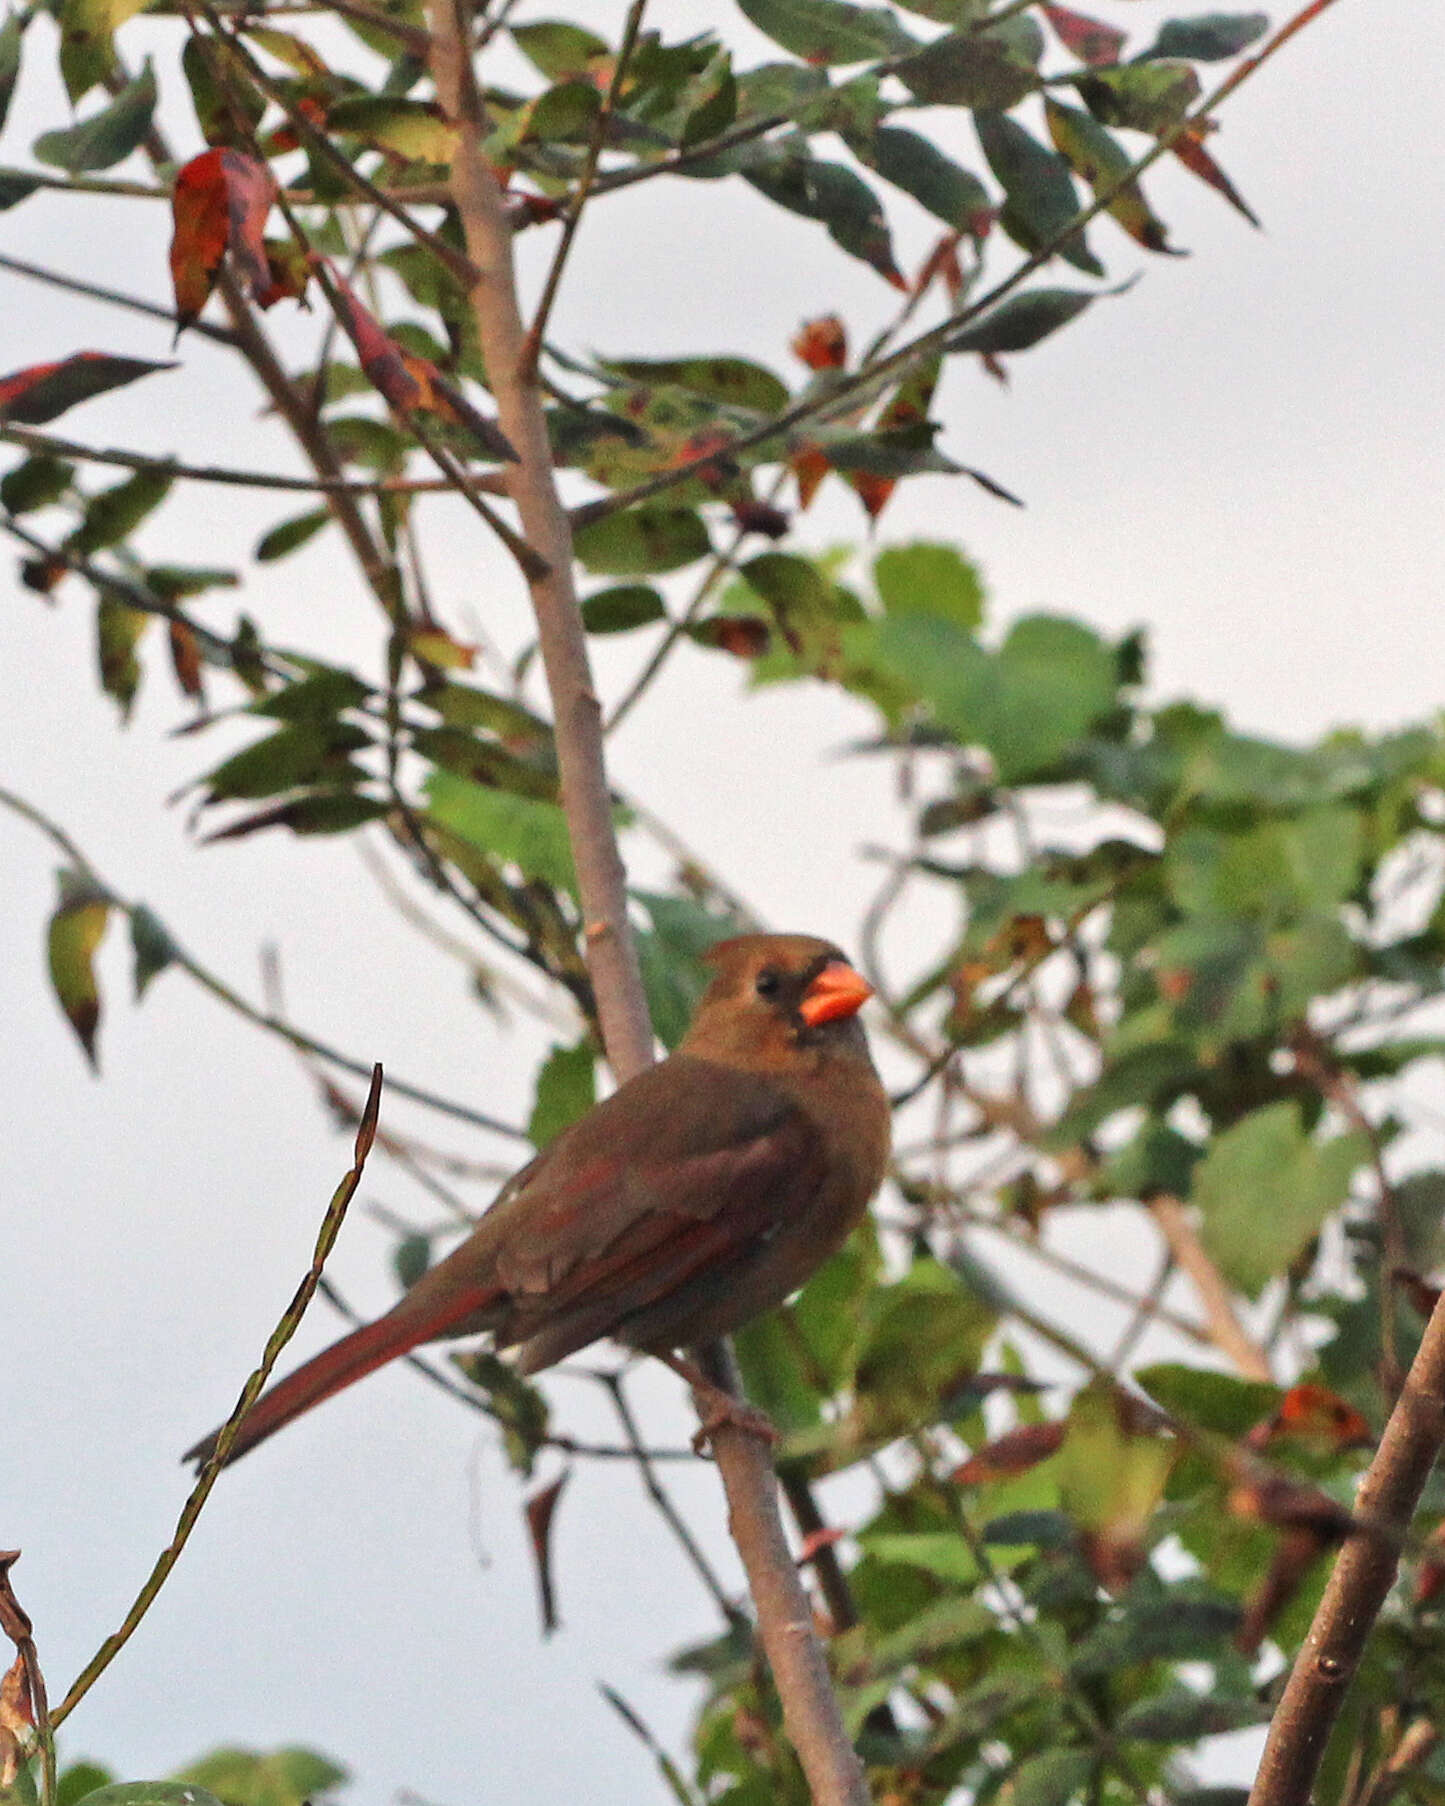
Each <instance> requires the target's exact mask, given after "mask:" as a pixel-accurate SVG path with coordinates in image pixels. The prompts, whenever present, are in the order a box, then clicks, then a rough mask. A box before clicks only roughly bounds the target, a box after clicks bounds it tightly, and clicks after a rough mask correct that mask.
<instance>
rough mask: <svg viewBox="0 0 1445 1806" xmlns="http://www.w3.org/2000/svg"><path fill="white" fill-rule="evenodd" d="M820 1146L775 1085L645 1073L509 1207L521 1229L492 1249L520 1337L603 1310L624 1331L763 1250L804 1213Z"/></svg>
mask: <svg viewBox="0 0 1445 1806" xmlns="http://www.w3.org/2000/svg"><path fill="white" fill-rule="evenodd" d="M819 1144H820V1137H819V1133H818V1131H817V1129H816V1128H814V1126H813V1125H812V1123H811V1122H810V1121H809V1119H808V1117H807V1116H806V1115H805V1114H804V1113H803V1112H802V1111H801V1110H800V1109H799V1108H798V1107H797V1105H796V1104H795V1103H794V1102H793V1101H792V1100H791V1099H790V1098H789V1097H788V1096H787V1094H786V1093H785V1092H784V1091H783V1090H782V1089H781V1088H780V1087H778V1086H777V1085H775V1084H773V1083H772V1082H771V1081H769V1080H767V1079H763V1078H759V1077H755V1076H754V1075H752V1074H749V1073H744V1072H740V1071H738V1070H736V1069H734V1068H730V1067H723V1066H716V1065H713V1064H712V1063H711V1062H709V1061H705V1060H701V1059H696V1058H692V1057H690V1056H687V1055H674V1056H673V1058H672V1059H671V1060H669V1061H667V1062H666V1064H665V1065H664V1066H659V1067H654V1068H652V1069H651V1070H650V1071H649V1072H647V1073H643V1074H642V1075H640V1077H638V1078H637V1079H634V1080H633V1081H632V1082H631V1083H630V1084H629V1085H627V1086H625V1087H624V1088H623V1089H622V1090H621V1091H620V1092H618V1093H617V1094H616V1095H615V1096H614V1097H612V1098H609V1099H608V1100H607V1102H606V1103H605V1104H603V1105H601V1106H600V1107H599V1108H598V1109H597V1110H595V1111H593V1112H592V1113H591V1115H589V1116H587V1117H585V1118H584V1119H583V1120H582V1122H580V1123H579V1124H578V1125H577V1126H576V1128H575V1129H573V1130H572V1131H570V1132H569V1133H568V1134H567V1135H565V1136H563V1137H561V1138H559V1140H558V1141H557V1142H555V1143H554V1144H553V1147H552V1148H550V1149H548V1151H547V1152H546V1153H545V1154H544V1155H543V1156H542V1157H541V1159H540V1160H538V1161H537V1162H535V1163H534V1165H533V1166H532V1167H531V1168H530V1169H529V1170H528V1172H527V1173H526V1174H525V1175H523V1176H522V1183H520V1184H519V1185H517V1186H516V1188H515V1189H514V1190H509V1193H508V1196H507V1197H506V1198H505V1199H504V1200H503V1201H502V1202H501V1203H500V1204H499V1205H498V1210H499V1211H500V1212H501V1213H502V1214H503V1216H504V1217H506V1218H511V1219H512V1222H514V1223H515V1229H513V1228H512V1223H511V1222H508V1223H504V1222H499V1223H498V1224H497V1229H498V1231H499V1233H498V1237H497V1240H496V1242H495V1244H494V1247H495V1249H496V1274H497V1277H498V1279H499V1280H500V1281H501V1282H502V1284H503V1285H504V1286H505V1287H506V1288H507V1291H508V1292H509V1293H510V1294H511V1296H512V1299H513V1301H514V1304H515V1306H516V1307H517V1309H518V1311H519V1324H518V1329H519V1331H520V1333H522V1334H525V1333H526V1319H527V1318H529V1317H531V1316H532V1315H533V1312H534V1311H535V1312H536V1314H537V1315H539V1316H540V1315H546V1316H547V1317H549V1318H551V1317H553V1316H554V1315H555V1314H557V1313H565V1312H568V1311H569V1310H571V1309H572V1308H574V1307H580V1308H583V1309H585V1310H587V1312H588V1315H589V1316H591V1315H592V1307H596V1309H597V1311H598V1312H599V1313H600V1315H601V1317H602V1318H603V1319H606V1320H608V1321H610V1322H614V1323H615V1322H617V1321H620V1320H621V1319H622V1318H623V1317H625V1316H628V1315H630V1314H631V1313H632V1312H634V1311H637V1310H639V1309H641V1308H643V1307H644V1306H645V1305H647V1304H650V1303H651V1302H653V1301H654V1300H655V1299H657V1298H659V1297H662V1296H665V1295H666V1294H667V1293H669V1292H670V1291H672V1290H673V1289H674V1288H675V1287H676V1286H677V1285H678V1284H680V1283H681V1281H682V1280H683V1279H685V1278H687V1277H688V1276H689V1275H690V1274H691V1273H693V1272H694V1271H696V1270H697V1269H698V1268H699V1267H701V1266H704V1265H707V1264H708V1263H710V1262H712V1261H714V1260H718V1259H720V1258H723V1257H725V1256H726V1255H728V1254H729V1253H730V1252H732V1251H734V1250H739V1251H740V1250H741V1249H742V1248H744V1247H745V1246H747V1245H749V1244H752V1243H754V1242H756V1241H757V1240H759V1239H761V1238H765V1237H766V1236H767V1234H768V1233H769V1231H770V1230H771V1229H773V1228H774V1227H775V1226H776V1225H777V1224H778V1223H779V1222H780V1221H782V1220H783V1218H784V1216H785V1215H787V1214H790V1213H791V1212H792V1211H794V1210H797V1209H800V1208H803V1207H805V1206H806V1203H807V1200H808V1197H809V1196H810V1195H811V1191H812V1188H813V1183H814V1180H813V1175H814V1174H816V1172H817V1171H818V1169H819V1167H820V1166H821V1148H820V1145H819ZM594 1333H596V1334H602V1333H604V1332H603V1331H602V1330H600V1329H599V1330H597V1331H596V1332H594ZM509 1339H510V1337H509Z"/></svg>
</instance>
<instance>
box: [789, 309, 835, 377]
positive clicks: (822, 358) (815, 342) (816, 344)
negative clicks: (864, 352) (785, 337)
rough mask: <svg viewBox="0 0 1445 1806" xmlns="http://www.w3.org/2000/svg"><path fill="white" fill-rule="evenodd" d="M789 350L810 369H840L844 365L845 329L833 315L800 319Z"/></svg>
mask: <svg viewBox="0 0 1445 1806" xmlns="http://www.w3.org/2000/svg"><path fill="white" fill-rule="evenodd" d="M789 349H790V350H791V351H792V352H793V354H794V356H795V357H799V358H801V359H802V361H803V362H804V363H805V364H806V365H807V366H808V368H809V369H810V370H841V369H842V368H843V366H844V364H846V363H847V362H848V329H847V327H846V326H844V324H843V322H842V321H841V320H840V319H839V318H838V316H837V314H820V315H819V317H818V318H817V319H816V320H804V322H803V324H802V325H801V327H799V329H798V333H797V336H796V337H795V338H794V339H793V342H792V344H791V346H790V347H789Z"/></svg>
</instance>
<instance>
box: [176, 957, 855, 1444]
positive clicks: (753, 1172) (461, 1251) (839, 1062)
mask: <svg viewBox="0 0 1445 1806" xmlns="http://www.w3.org/2000/svg"><path fill="white" fill-rule="evenodd" d="M708 958H709V960H710V962H711V964H712V965H713V967H714V969H715V972H716V976H715V977H714V979H713V981H712V983H711V984H710V985H709V986H708V989H707V991H706V993H705V994H704V996H703V999H702V1001H701V1003H700V1004H699V1006H698V1010H697V1014H696V1016H695V1017H694V1019H693V1023H692V1026H691V1027H690V1028H689V1030H688V1032H687V1034H686V1036H685V1037H684V1039H683V1041H682V1044H681V1046H680V1047H679V1048H678V1049H677V1051H676V1052H675V1053H674V1054H673V1055H672V1056H671V1057H670V1058H669V1059H666V1060H664V1061H662V1062H661V1063H660V1064H659V1065H656V1066H652V1067H649V1068H648V1069H647V1071H645V1072H642V1073H639V1074H638V1075H637V1076H636V1077H635V1078H633V1079H630V1080H629V1081H628V1082H627V1084H625V1085H623V1086H621V1087H620V1088H619V1089H618V1090H617V1091H616V1092H614V1093H613V1095H612V1096H611V1097H609V1098H607V1099H606V1100H605V1101H604V1102H602V1103H600V1104H598V1105H597V1107H596V1108H595V1109H594V1110H591V1111H589V1112H588V1114H587V1115H586V1116H584V1117H583V1118H582V1119H581V1121H579V1122H577V1123H574V1124H573V1125H572V1127H571V1128H569V1129H567V1130H565V1131H564V1132H563V1133H562V1134H561V1135H559V1136H558V1137H557V1139H556V1140H555V1141H554V1142H553V1143H552V1144H551V1146H550V1147H548V1148H547V1149H546V1150H545V1152H543V1153H541V1154H539V1155H538V1156H537V1158H536V1159H535V1160H533V1161H532V1162H531V1164H530V1165H528V1166H526V1167H524V1168H523V1169H522V1170H521V1172H519V1173H518V1174H517V1175H516V1176H515V1177H514V1178H513V1179H511V1180H510V1181H509V1182H508V1183H507V1185H506V1186H504V1187H503V1189H502V1192H501V1193H500V1195H499V1196H498V1198H497V1200H496V1202H495V1203H494V1204H493V1205H492V1207H491V1209H490V1210H489V1211H488V1212H487V1213H486V1215H485V1216H484V1217H483V1218H482V1219H481V1221H480V1222H479V1223H478V1225H477V1227H476V1228H475V1229H474V1230H473V1231H472V1233H471V1234H470V1235H469V1236H468V1237H467V1239H466V1240H465V1241H464V1242H462V1243H461V1245H460V1246H459V1247H457V1248H455V1249H454V1250H453V1251H452V1252H451V1253H450V1254H449V1255H447V1256H446V1258H445V1259H444V1260H441V1261H439V1262H438V1263H437V1264H436V1266H434V1267H432V1268H431V1269H430V1270H429V1271H428V1272H426V1273H425V1274H423V1275H422V1277H421V1278H420V1279H419V1280H418V1281H417V1282H416V1284H415V1285H414V1286H412V1288H411V1289H410V1291H408V1292H407V1293H405V1295H404V1296H403V1297H402V1298H401V1299H400V1300H399V1301H398V1302H397V1304H395V1305H394V1306H393V1307H392V1309H391V1310H390V1311H388V1312H387V1313H386V1315H385V1316H384V1317H380V1318H378V1319H377V1321H376V1322H375V1323H369V1324H366V1325H364V1326H363V1327H362V1328H361V1329H358V1330H354V1331H353V1332H352V1333H351V1334H350V1335H349V1336H344V1337H342V1339H341V1340H340V1341H339V1342H336V1343H333V1344H332V1346H331V1347H330V1348H327V1349H324V1350H323V1351H322V1352H321V1353H320V1354H319V1355H316V1356H314V1357H313V1358H312V1359H311V1360H310V1361H308V1362H307V1363H306V1364H305V1365H304V1366H303V1367H300V1368H298V1369H297V1371H296V1372H295V1373H293V1374H291V1375H289V1376H288V1377H287V1378H286V1379H284V1380H281V1381H280V1382H278V1384H276V1385H275V1386H273V1387H271V1388H270V1390H269V1391H267V1392H266V1393H264V1394H263V1395H262V1397H261V1398H260V1399H258V1400H257V1402H256V1404H255V1405H254V1406H253V1407H252V1408H251V1411H250V1412H249V1413H248V1415H247V1417H246V1418H245V1420H244V1422H243V1423H242V1425H241V1430H240V1434H239V1435H238V1436H237V1438H236V1441H235V1442H234V1443H233V1445H232V1447H231V1451H230V1456H229V1459H230V1460H232V1461H234V1460H235V1459H236V1458H237V1457H238V1456H240V1455H243V1454H245V1452H246V1451H247V1450H248V1449H251V1448H254V1447H255V1446H256V1444H257V1443H258V1442H261V1441H263V1440H264V1438H266V1437H267V1436H269V1435H271V1434H272V1432H273V1431H275V1430H278V1429H280V1428H281V1426H282V1425H283V1424H286V1423H289V1422H290V1421H291V1419H292V1418H293V1417H296V1416H299V1415H300V1413H301V1412H303V1411H306V1410H309V1409H310V1407H311V1406H312V1405H315V1404H319V1403H320V1402H321V1400H322V1399H324V1398H329V1397H330V1396H331V1394H332V1393H333V1392H339V1391H340V1390H341V1389H342V1388H343V1387H344V1386H349V1385H350V1384H351V1383H352V1381H353V1380H358V1379H360V1378H361V1377H362V1376H363V1375H364V1374H367V1373H370V1372H371V1371H372V1370H373V1369H374V1368H376V1367H380V1366H382V1365H383V1364H384V1363H385V1362H387V1361H390V1360H394V1359H395V1358H396V1357H397V1356H398V1355H402V1354H406V1353H407V1352H408V1351H409V1350H410V1349H413V1348H415V1347H417V1346H418V1344H420V1343H423V1342H429V1341H432V1340H434V1339H436V1338H439V1337H444V1336H465V1335H473V1334H477V1333H479V1332H482V1331H486V1332H490V1334H491V1336H492V1338H493V1341H494V1343H495V1345H496V1346H497V1347H498V1348H509V1347H516V1348H518V1349H519V1351H520V1353H519V1359H518V1365H519V1366H520V1368H521V1370H522V1371H523V1372H524V1373H535V1372H536V1371H537V1370H538V1369H539V1368H543V1367H548V1366H550V1365H551V1364H552V1363H553V1362H554V1361H560V1360H562V1359H563V1358H564V1357H565V1356H567V1355H569V1354H572V1353H573V1352H575V1350H577V1349H579V1348H582V1347H584V1346H585V1345H586V1344H587V1343H589V1342H593V1341H595V1340H597V1339H598V1338H599V1337H602V1336H611V1337H614V1338H615V1339H616V1340H618V1341H620V1342H623V1343H626V1344H627V1345H628V1346H629V1347H632V1348H636V1349H640V1350H643V1351H646V1352H649V1353H656V1354H661V1355H664V1356H665V1355H667V1354H668V1353H669V1352H670V1351H672V1350H674V1349H677V1348H681V1347H686V1346H690V1345H692V1344H695V1343H700V1342H708V1341H711V1340H712V1339H713V1338H714V1337H717V1336H722V1335H727V1334H728V1333H730V1332H731V1331H732V1330H735V1329H737V1328H738V1327H739V1326H740V1325H741V1324H744V1323H746V1322H748V1321H749V1320H750V1319H751V1318H753V1317H756V1316H758V1315H760V1314H761V1313H762V1312H764V1311H767V1310H770V1309H772V1307H773V1306H774V1305H777V1304H780V1303H781V1302H782V1300H783V1299H784V1298H786V1297H787V1296H788V1295H789V1293H791V1292H793V1291H796V1289H797V1288H798V1287H799V1286H800V1285H802V1283H803V1282H804V1280H806V1279H807V1278H808V1276H809V1275H810V1274H811V1273H812V1272H813V1271H814V1270H815V1269H816V1268H817V1267H818V1266H820V1265H821V1263H822V1262H823V1261H824V1260H826V1259H827V1257H828V1256H829V1255H830V1254H832V1253H833V1252H834V1251H835V1250H836V1249H837V1248H838V1247H840V1246H841V1245H842V1243H843V1241H844V1240H845V1238H846V1237H847V1235H848V1233H849V1231H850V1230H851V1229H852V1228H853V1227H854V1226H855V1224H857V1223H858V1222H859V1220H860V1219H861V1218H862V1216H863V1213H864V1211H865V1210H866V1209H867V1207H868V1201H869V1199H870V1198H871V1197H872V1196H873V1193H874V1192H875V1191H876V1190H877V1188H878V1185H879V1182H880V1180H881V1179H882V1177H883V1170H884V1167H885V1165H886V1163H887V1159H888V1146H889V1120H888V1099H887V1096H886V1094H885V1093H884V1090H883V1087H882V1085H881V1084H880V1083H879V1081H878V1075H877V1073H876V1072H875V1071H874V1069H873V1062H872V1060H871V1059H870V1058H869V1054H868V1044H867V1041H866V1039H865V1037H864V1033H863V1026H862V1024H861V1023H860V1022H859V1021H858V1018H857V1011H858V1009H859V1007H860V1006H861V1005H862V1003H863V1002H864V1000H865V999H866V998H867V997H868V996H869V995H870V992H869V988H868V985H867V984H866V983H865V981H864V980H863V979H862V978H860V977H859V976H858V974H857V973H856V972H854V971H853V969H852V968H851V967H850V966H849V965H848V963H847V961H846V960H845V959H844V957H843V955H842V954H841V953H840V952H839V951H838V950H837V948H836V947H833V946H831V945H830V944H829V943H828V942H827V941H821V940H817V939H815V938H814V937H813V936H811V935H801V934H748V935H739V936H738V937H737V938H736V939H734V940H730V941H723V942H722V943H720V945H718V946H717V947H714V948H713V949H712V951H711V953H710V954H709V955H708ZM215 1441H216V1436H215V1434H214V1433H213V1434H212V1435H210V1436H207V1437H206V1438H205V1439H204V1440H203V1441H201V1442H199V1443H197V1445H196V1446H195V1448H193V1449H192V1450H190V1452H189V1454H188V1455H187V1457H186V1458H187V1459H188V1460H197V1461H203V1460H205V1459H206V1457H207V1456H208V1455H209V1454H210V1452H211V1450H212V1449H213V1448H214V1446H215Z"/></svg>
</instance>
